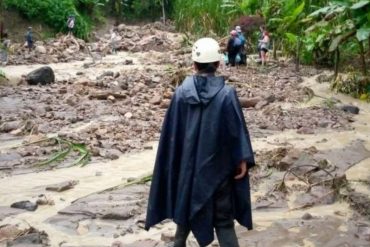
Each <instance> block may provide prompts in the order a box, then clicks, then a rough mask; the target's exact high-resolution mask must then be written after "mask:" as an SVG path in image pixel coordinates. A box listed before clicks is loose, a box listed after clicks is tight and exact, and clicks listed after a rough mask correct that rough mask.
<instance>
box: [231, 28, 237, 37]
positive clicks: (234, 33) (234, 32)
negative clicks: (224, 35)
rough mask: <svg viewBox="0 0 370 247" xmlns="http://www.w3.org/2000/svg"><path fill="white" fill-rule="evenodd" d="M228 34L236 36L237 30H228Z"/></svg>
mask: <svg viewBox="0 0 370 247" xmlns="http://www.w3.org/2000/svg"><path fill="white" fill-rule="evenodd" d="M230 35H231V37H236V36H238V32H237V31H235V30H232V31H231V32H230Z"/></svg>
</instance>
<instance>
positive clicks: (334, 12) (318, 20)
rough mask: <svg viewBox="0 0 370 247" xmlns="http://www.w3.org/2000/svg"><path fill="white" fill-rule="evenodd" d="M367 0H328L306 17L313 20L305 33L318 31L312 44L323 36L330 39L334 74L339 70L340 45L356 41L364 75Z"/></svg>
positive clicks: (369, 24)
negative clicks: (337, 0)
mask: <svg viewBox="0 0 370 247" xmlns="http://www.w3.org/2000/svg"><path fill="white" fill-rule="evenodd" d="M369 12H370V0H362V1H358V2H356V3H348V1H343V2H334V1H333V2H329V4H328V5H327V6H325V7H323V8H320V9H318V10H316V11H314V12H313V13H311V14H310V15H309V16H308V17H309V21H311V22H313V25H311V26H310V27H309V28H308V29H307V33H316V34H319V35H318V38H317V40H316V43H315V45H318V44H319V43H320V42H322V41H323V40H328V41H329V44H330V45H329V47H328V50H327V51H328V52H329V53H335V75H337V74H338V70H339V62H340V50H341V46H343V45H345V44H348V43H350V42H356V43H357V44H358V46H359V49H360V57H361V64H362V73H363V74H364V75H365V76H366V75H367V65H366V60H365V54H366V51H365V47H364V42H365V41H366V40H369V41H370V15H369V14H368V13H369Z"/></svg>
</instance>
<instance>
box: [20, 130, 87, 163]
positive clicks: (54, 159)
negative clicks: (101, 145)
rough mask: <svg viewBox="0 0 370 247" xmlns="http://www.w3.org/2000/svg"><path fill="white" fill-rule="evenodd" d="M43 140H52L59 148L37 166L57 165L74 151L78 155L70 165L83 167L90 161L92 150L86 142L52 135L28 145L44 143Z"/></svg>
mask: <svg viewBox="0 0 370 247" xmlns="http://www.w3.org/2000/svg"><path fill="white" fill-rule="evenodd" d="M43 142H48V143H49V142H52V143H53V144H54V145H58V147H59V150H58V151H56V152H55V153H54V154H53V155H52V156H51V157H50V158H48V159H47V160H44V161H42V162H40V163H38V164H37V165H36V166H46V165H49V166H55V164H58V163H60V162H62V161H64V160H66V159H67V158H68V156H69V155H70V154H71V153H73V152H77V153H78V157H77V158H75V160H74V161H73V162H72V163H71V164H69V165H68V167H72V166H77V165H80V166H81V167H83V166H85V165H87V164H88V163H89V161H90V156H91V154H90V151H89V150H88V149H87V147H86V145H85V144H80V143H73V142H71V141H69V140H65V139H62V138H59V137H52V138H46V139H42V140H40V141H36V142H32V143H29V144H26V145H31V144H36V143H43Z"/></svg>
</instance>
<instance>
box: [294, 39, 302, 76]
mask: <svg viewBox="0 0 370 247" xmlns="http://www.w3.org/2000/svg"><path fill="white" fill-rule="evenodd" d="M300 53H301V39H300V37H299V36H298V41H297V53H296V63H295V70H296V71H297V72H298V71H299V63H300V61H299V54H300Z"/></svg>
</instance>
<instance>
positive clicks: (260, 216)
mask: <svg viewBox="0 0 370 247" xmlns="http://www.w3.org/2000/svg"><path fill="white" fill-rule="evenodd" d="M172 31H173V30H171V27H167V26H163V25H161V24H160V23H155V24H150V25H147V26H145V27H140V28H139V27H135V26H126V25H120V26H119V33H120V35H121V36H122V37H123V39H122V40H121V41H120V44H119V51H120V52H119V53H118V54H116V55H112V54H110V48H109V42H108V38H109V36H108V35H106V36H103V37H96V40H95V41H94V42H92V43H85V42H83V41H81V40H77V39H74V38H71V37H64V36H63V37H58V38H56V39H55V40H49V41H46V42H40V43H37V47H36V49H35V50H34V51H33V52H32V53H31V54H27V52H26V51H25V50H24V49H23V48H22V47H21V46H19V45H18V46H17V44H14V45H13V47H12V48H11V49H13V50H15V51H16V52H14V53H13V54H12V55H11V56H10V58H9V63H8V65H9V66H7V67H5V68H3V70H4V71H5V73H6V75H7V76H8V77H9V79H10V82H8V83H3V84H2V85H0V104H1V108H0V140H1V144H0V178H1V179H0V186H1V187H2V188H5V187H7V188H8V189H7V190H3V192H0V195H1V197H2V198H6V199H4V201H3V202H1V203H0V246H3V245H2V244H4V246H21V245H22V244H26V246H62V247H67V246H71V247H72V246H163V245H164V244H165V242H168V241H170V240H171V239H172V238H173V229H174V227H173V224H171V223H170V222H164V223H163V224H161V225H159V226H158V227H157V228H156V229H154V231H151V232H149V233H145V232H144V230H143V224H144V220H145V207H146V203H147V196H148V188H149V184H150V182H148V177H146V176H147V174H148V173H150V172H151V170H152V167H153V160H154V155H155V142H156V141H157V140H158V137H159V135H160V129H161V122H162V120H163V116H164V114H165V111H166V108H167V107H168V105H169V102H170V99H171V97H172V94H173V92H174V89H175V87H176V86H177V85H179V84H180V83H181V81H182V79H183V78H184V76H185V75H186V74H189V73H191V67H190V66H191V64H190V59H189V58H190V54H189V51H190V50H189V47H183V46H182V42H183V40H184V38H183V37H182V35H180V34H177V33H173V32H172ZM41 64H49V65H50V67H51V68H52V69H53V70H54V73H55V82H54V83H51V84H48V83H47V85H29V82H28V81H29V80H28V78H29V75H28V76H27V74H28V73H29V72H31V71H33V70H34V69H37V68H40V67H42V65H41ZM220 74H221V75H223V76H225V77H226V78H227V81H228V83H229V84H230V85H233V86H234V87H236V88H237V92H238V95H239V99H240V103H241V105H242V107H243V111H244V114H245V118H246V122H247V124H248V127H249V131H250V135H251V137H252V142H253V146H254V147H255V148H254V149H255V151H256V158H257V167H256V168H255V169H253V170H252V171H251V172H250V180H251V183H252V190H253V195H252V197H253V205H254V212H255V224H256V227H255V229H256V230H254V231H249V232H247V231H245V229H243V228H241V227H237V229H238V236H240V243H241V246H368V244H369V241H370V222H369V220H370V219H369V215H370V212H369V210H368V206H367V205H368V203H369V202H370V197H369V195H370V193H369V186H368V184H369V179H370V178H369V176H368V172H369V162H370V159H369V158H370V151H369V148H370V143H369V140H370V138H369V136H368V133H370V132H369V131H370V130H369V126H367V122H368V121H369V119H370V113H369V111H368V110H366V109H368V106H366V105H365V106H363V105H361V104H359V103H357V102H354V100H351V99H348V98H346V97H342V96H339V95H332V94H331V93H330V92H328V91H327V88H328V85H327V84H325V82H324V83H322V81H321V80H320V83H318V82H316V81H315V80H314V79H315V78H316V75H319V74H322V75H325V74H326V72H324V71H320V70H318V69H314V68H302V69H301V71H300V72H296V71H295V70H294V65H292V64H290V63H289V62H284V61H280V62H278V63H271V64H270V65H269V66H267V67H266V68H260V67H258V66H257V65H255V64H249V66H248V67H247V68H245V67H241V68H232V69H231V70H228V69H226V68H221V70H220ZM308 78H309V79H308ZM320 78H322V77H320ZM353 102H354V104H350V103H353ZM356 105H357V106H356ZM358 110H360V113H359V115H356V114H354V113H358V112H357V111H358ZM78 161H81V162H78ZM86 163H87V164H86ZM80 166H82V168H81V167H80ZM143 176H144V177H143ZM140 177H143V178H142V179H140ZM10 206H11V207H10ZM20 208H21V209H20ZM267 235H268V236H270V237H269V238H266V236H267ZM92 242H93V243H92ZM346 244H347V245H346ZM189 246H197V245H196V244H195V242H194V241H193V240H192V239H190V240H189Z"/></svg>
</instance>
